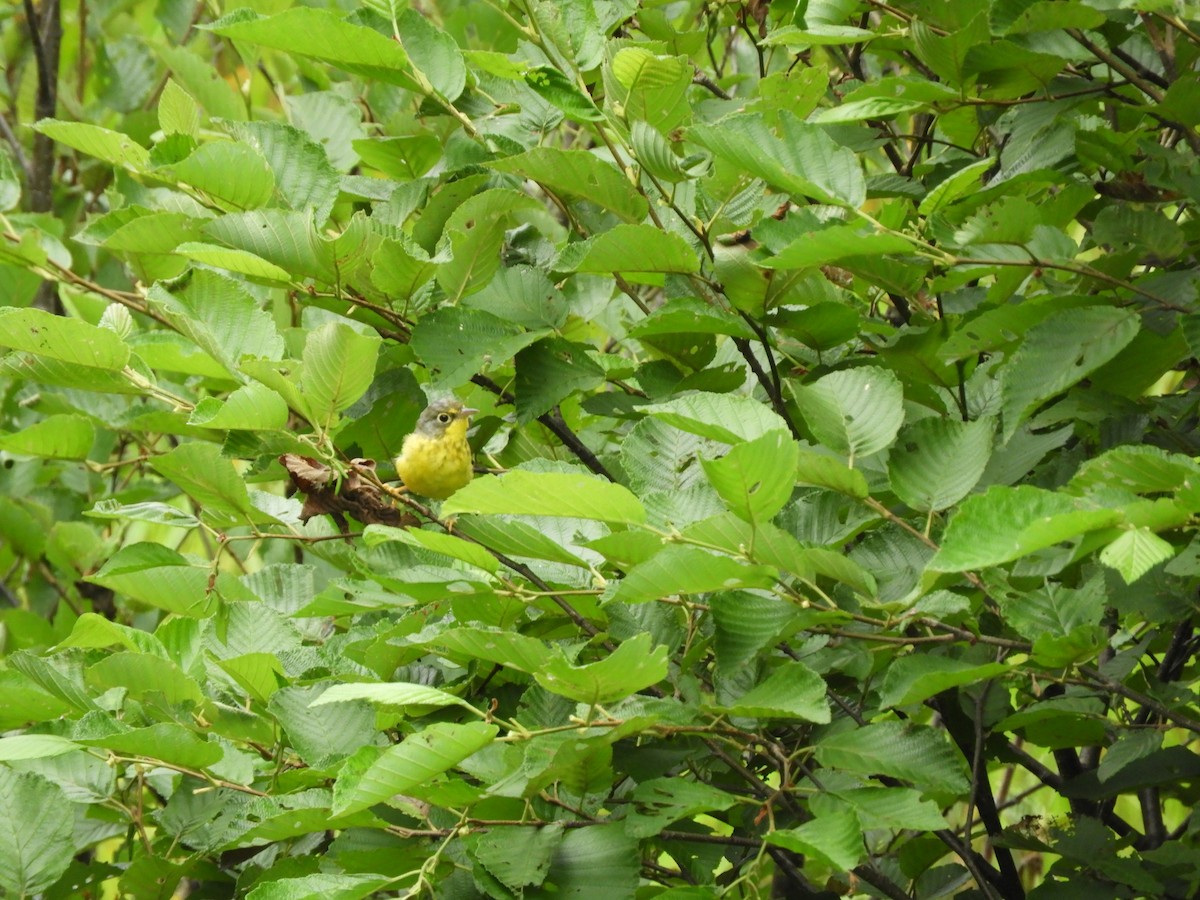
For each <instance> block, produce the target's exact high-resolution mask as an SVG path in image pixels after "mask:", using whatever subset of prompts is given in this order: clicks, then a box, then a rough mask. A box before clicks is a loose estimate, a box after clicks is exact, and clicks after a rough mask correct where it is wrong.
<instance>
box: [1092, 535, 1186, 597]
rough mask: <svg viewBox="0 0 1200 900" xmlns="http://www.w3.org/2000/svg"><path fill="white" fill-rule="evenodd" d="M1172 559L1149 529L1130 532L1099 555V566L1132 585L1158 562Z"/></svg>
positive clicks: (1164, 544)
mask: <svg viewBox="0 0 1200 900" xmlns="http://www.w3.org/2000/svg"><path fill="white" fill-rule="evenodd" d="M1174 556H1175V548H1174V547H1172V546H1171V545H1170V544H1169V543H1167V542H1166V541H1164V540H1163V539H1162V538H1160V537H1159V536H1158V535H1156V534H1155V533H1154V532H1153V531H1151V530H1150V529H1149V528H1132V529H1130V530H1129V531H1125V532H1123V533H1122V534H1121V536H1120V537H1118V538H1117V539H1116V540H1115V541H1113V542H1112V543H1111V544H1109V545H1108V546H1107V547H1105V548H1104V549H1103V550H1101V551H1100V562H1102V563H1104V564H1105V565H1106V566H1108V567H1109V568H1112V569H1115V570H1116V571H1117V572H1118V573H1120V575H1121V577H1122V578H1123V579H1125V583H1126V584H1133V582H1135V581H1137V580H1138V579H1139V578H1141V577H1142V576H1143V575H1145V574H1146V573H1147V572H1149V571H1150V570H1151V569H1153V568H1154V567H1155V566H1156V565H1158V564H1159V563H1160V562H1165V561H1166V560H1168V559H1171V558H1172V557H1174Z"/></svg>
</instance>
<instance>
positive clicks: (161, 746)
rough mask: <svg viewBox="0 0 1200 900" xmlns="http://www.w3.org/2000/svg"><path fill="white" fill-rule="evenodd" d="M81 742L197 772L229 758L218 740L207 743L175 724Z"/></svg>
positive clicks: (80, 739) (160, 725)
mask: <svg viewBox="0 0 1200 900" xmlns="http://www.w3.org/2000/svg"><path fill="white" fill-rule="evenodd" d="M79 743H80V744H83V745H85V746H88V747H103V748H104V749H106V750H112V751H115V752H116V753H121V754H126V755H129V756H143V757H146V758H147V759H159V760H162V761H163V762H167V763H171V764H173V765H176V766H186V767H188V768H194V769H206V768H208V767H209V766H215V765H216V764H217V763H219V762H220V761H221V760H222V759H223V758H224V756H225V751H224V750H223V749H222V748H221V745H220V744H219V743H218V742H217V741H215V740H212V741H210V740H205V739H204V738H202V737H200V736H199V735H197V734H195V733H194V732H192V731H189V730H188V729H186V728H184V727H183V726H181V725H176V724H175V723H174V722H159V723H158V724H156V725H150V726H147V727H145V728H135V729H133V730H132V731H120V732H117V733H116V734H111V735H107V736H106V737H100V738H79Z"/></svg>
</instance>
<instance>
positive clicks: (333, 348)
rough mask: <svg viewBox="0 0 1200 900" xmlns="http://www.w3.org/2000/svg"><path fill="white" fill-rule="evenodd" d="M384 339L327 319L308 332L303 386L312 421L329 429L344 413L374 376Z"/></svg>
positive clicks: (305, 345)
mask: <svg viewBox="0 0 1200 900" xmlns="http://www.w3.org/2000/svg"><path fill="white" fill-rule="evenodd" d="M382 343H383V342H382V341H381V340H380V339H379V338H378V337H377V336H376V335H374V334H371V335H365V334H361V333H359V332H358V331H356V330H355V329H353V328H351V327H350V326H349V325H344V324H342V323H341V322H326V323H325V324H324V325H322V326H321V327H319V328H316V329H314V330H312V331H310V332H309V333H308V341H307V342H306V343H305V344H304V360H303V361H304V373H303V375H302V376H301V379H300V390H301V392H302V393H303V394H304V398H305V400H306V401H307V402H308V409H309V412H310V413H311V414H312V416H313V417H314V419H313V424H314V425H315V426H317V427H318V428H320V429H322V430H327V429H328V428H329V427H330V426H331V425H332V424H333V423H334V422H335V421H336V420H337V416H338V413H341V412H343V411H345V410H346V409H348V408H349V407H350V406H352V405H353V404H354V402H355V401H356V400H358V398H359V397H361V396H362V395H363V394H364V393H366V391H367V388H369V387H370V386H371V381H372V380H373V379H374V377H375V361H376V359H377V358H378V356H379V347H380V344H382Z"/></svg>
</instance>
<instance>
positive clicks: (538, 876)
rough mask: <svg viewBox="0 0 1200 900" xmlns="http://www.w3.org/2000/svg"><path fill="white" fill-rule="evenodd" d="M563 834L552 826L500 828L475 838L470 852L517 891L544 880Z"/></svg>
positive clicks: (556, 827) (504, 882) (491, 872)
mask: <svg viewBox="0 0 1200 900" xmlns="http://www.w3.org/2000/svg"><path fill="white" fill-rule="evenodd" d="M564 831H565V829H563V827H562V826H561V825H558V824H553V823H552V824H550V825H547V826H546V827H544V828H524V827H521V826H516V825H501V826H499V827H497V828H489V829H488V830H487V831H485V832H482V833H480V834H478V835H477V836H476V837H475V839H474V841H472V842H471V843H470V844H469V846H470V848H471V850H470V852H471V854H472V855H473V856H474V857H475V859H477V860H479V862H480V863H482V864H483V866H484V868H486V869H487V870H488V872H489V873H490V874H492V875H493V876H495V877H496V878H497V879H499V880H500V881H501V882H502V883H503V884H504V885H505V887H508V888H510V889H511V890H514V891H519V890H520V889H521V888H523V887H526V886H528V885H539V884H541V883H542V882H543V881H544V880H545V878H546V873H547V872H549V871H550V860H551V857H552V856H553V854H554V851H555V850H556V849H557V848H558V845H559V844H560V843H562V839H563V834H564Z"/></svg>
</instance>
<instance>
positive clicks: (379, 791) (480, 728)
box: [332, 722, 500, 816]
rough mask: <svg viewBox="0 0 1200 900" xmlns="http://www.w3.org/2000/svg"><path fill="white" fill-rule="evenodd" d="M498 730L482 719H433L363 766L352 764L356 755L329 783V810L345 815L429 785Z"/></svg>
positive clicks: (492, 738) (491, 738)
mask: <svg viewBox="0 0 1200 900" xmlns="http://www.w3.org/2000/svg"><path fill="white" fill-rule="evenodd" d="M499 731H500V729H499V728H498V727H497V726H495V725H488V724H485V723H483V722H471V723H468V724H466V725H455V724H451V723H436V724H433V725H429V726H427V727H426V728H425V729H423V730H422V731H420V732H418V733H416V734H413V735H409V736H408V737H406V738H405V739H404V741H403V742H402V743H400V744H397V745H395V746H393V747H389V748H388V749H387V750H385V751H384V752H383V753H382V754H381V755H379V757H378V758H377V759H375V760H374V761H372V762H370V763H369V764H368V765H366V766H365V767H363V768H360V767H359V765H358V764H357V763H356V760H357V759H358V757H357V755H356V756H355V757H352V758H351V759H350V760H349V761H347V763H346V764H345V765H344V766H343V767H342V770H341V772H340V774H339V775H338V778H337V781H336V782H335V783H334V785H333V806H332V812H333V814H334V815H335V816H344V815H348V814H350V813H353V812H357V811H359V810H361V809H367V808H368V807H370V806H374V805H375V804H376V803H382V802H384V801H386V800H388V799H390V798H391V797H393V796H394V795H396V794H403V793H407V792H411V791H412V790H413V789H414V788H417V787H418V786H422V785H428V784H430V782H431V781H432V780H433V779H434V778H435V777H436V776H438V775H440V774H441V773H442V772H445V771H447V770H448V769H451V768H452V767H454V766H456V765H458V764H459V763H460V762H462V761H463V760H464V759H466V758H467V757H468V756H470V755H471V754H473V753H477V752H478V751H480V750H482V749H483V748H484V747H486V746H487V745H488V744H490V743H491V742H492V741H493V740H494V739H495V737H496V735H497V734H498V733H499Z"/></svg>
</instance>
